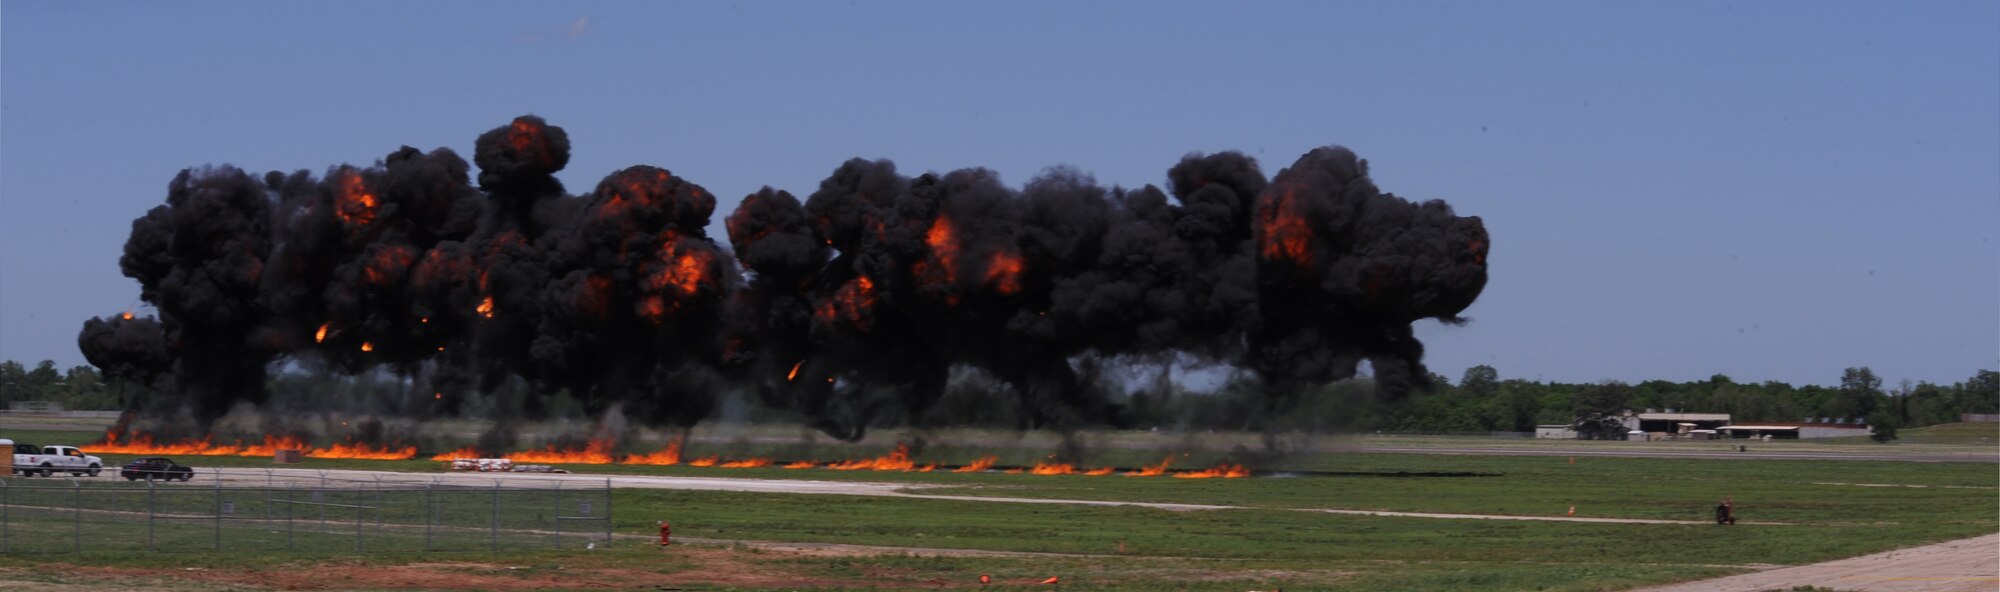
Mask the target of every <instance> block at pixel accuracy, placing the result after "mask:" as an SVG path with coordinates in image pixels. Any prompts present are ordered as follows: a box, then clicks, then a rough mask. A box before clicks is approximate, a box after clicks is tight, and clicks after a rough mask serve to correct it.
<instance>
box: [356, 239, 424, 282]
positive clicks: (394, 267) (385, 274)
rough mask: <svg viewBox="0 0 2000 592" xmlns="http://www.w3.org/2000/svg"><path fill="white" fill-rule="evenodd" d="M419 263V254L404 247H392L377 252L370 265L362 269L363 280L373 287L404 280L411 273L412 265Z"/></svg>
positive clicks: (370, 259) (370, 260) (369, 262)
mask: <svg viewBox="0 0 2000 592" xmlns="http://www.w3.org/2000/svg"><path fill="white" fill-rule="evenodd" d="M416 262H417V252H416V251H413V250H411V249H410V248H409V247H405V246H402V245H391V246H388V247H383V248H381V249H379V250H377V251H375V256H374V257H371V258H369V260H368V264H367V265H366V266H365V267H363V268H362V269H361V277H362V279H363V280H364V281H365V282H366V283H368V284H371V285H382V284H388V283H390V282H391V281H394V280H399V279H402V278H403V277H405V276H407V275H408V274H409V271H410V264H412V263H416Z"/></svg>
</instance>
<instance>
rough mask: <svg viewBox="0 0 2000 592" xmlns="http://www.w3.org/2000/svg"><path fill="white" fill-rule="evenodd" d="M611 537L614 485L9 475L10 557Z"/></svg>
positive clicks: (1, 548) (541, 542)
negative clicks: (14, 477) (164, 479)
mask: <svg viewBox="0 0 2000 592" xmlns="http://www.w3.org/2000/svg"><path fill="white" fill-rule="evenodd" d="M110 474H111V475H114V476H115V475H116V472H115V471H112V472H110ZM610 541H611V483H610V481H609V480H608V479H607V480H603V481H598V480H594V479H592V480H578V479H538V478H534V477H530V476H518V475H504V476H490V477H487V476H481V477H471V476H465V475H440V476H435V477H426V476H421V475H397V474H393V473H389V474H376V475H366V476H364V478H355V477H354V476H352V475H350V474H345V473H340V474H328V473H323V472H322V473H317V474H314V472H311V471H299V470H255V469H249V470H228V469H223V470H199V471H197V472H196V473H195V474H194V476H193V477H192V479H190V480H186V481H180V482H175V481H153V480H139V481H124V480H119V479H115V478H111V479H107V478H103V477H99V478H77V479H66V480H58V479H46V478H45V479H21V478H17V479H7V480H0V553H37V552H60V553H69V552H78V551H84V550H140V549H144V550H153V551H163V552H223V551H268V550H276V549H284V550H287V551H298V552H307V553H312V552H322V553H400V552H412V551H423V552H429V551H501V550H528V549H583V548H589V547H598V546H604V545H607V544H609V543H610Z"/></svg>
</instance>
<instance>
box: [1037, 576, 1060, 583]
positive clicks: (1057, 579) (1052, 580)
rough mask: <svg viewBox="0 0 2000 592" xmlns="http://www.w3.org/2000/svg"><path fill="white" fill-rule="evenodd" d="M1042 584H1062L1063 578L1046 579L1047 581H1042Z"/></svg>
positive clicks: (1050, 577) (1051, 577)
mask: <svg viewBox="0 0 2000 592" xmlns="http://www.w3.org/2000/svg"><path fill="white" fill-rule="evenodd" d="M1042 583H1043V584H1060V583H1062V576H1049V579H1046V580H1042Z"/></svg>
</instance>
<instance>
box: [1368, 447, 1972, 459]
mask: <svg viewBox="0 0 2000 592" xmlns="http://www.w3.org/2000/svg"><path fill="white" fill-rule="evenodd" d="M1346 450H1350V451H1353V452H1363V453H1393V454H1461V455H1474V456H1588V457H1626V458H1711V459H1712V458H1737V459H1759V460H1867V461H1909V462H1995V463H2000V448H1995V449H1993V450H1990V451H1988V453H1986V454H1980V453H1965V454H1920V453H1919V454H1898V453H1869V452H1760V451H1758V450H1757V449H1756V446H1755V445H1751V447H1750V451H1748V452H1734V451H1716V450H1574V449H1561V448H1545V449H1527V448H1446V447H1429V446H1413V447H1389V446H1361V447H1357V448H1351V449H1346ZM1336 451H1338V450H1336Z"/></svg>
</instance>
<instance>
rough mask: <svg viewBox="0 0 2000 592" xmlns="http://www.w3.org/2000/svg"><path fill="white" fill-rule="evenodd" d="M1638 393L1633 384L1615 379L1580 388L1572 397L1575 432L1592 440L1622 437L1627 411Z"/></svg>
mask: <svg viewBox="0 0 2000 592" xmlns="http://www.w3.org/2000/svg"><path fill="white" fill-rule="evenodd" d="M1637 397H1638V391H1637V390H1636V389H1633V388H1632V385H1629V384H1625V383H1623V382H1618V381H1615V380H1613V381H1606V382H1604V383H1601V384H1597V385H1595V386H1592V387H1590V388H1586V389H1583V390H1581V391H1577V393H1576V396H1575V397H1574V398H1572V399H1570V411H1571V413H1572V414H1573V415H1575V416H1576V418H1577V419H1576V423H1575V424H1573V425H1574V427H1575V429H1576V432H1577V433H1578V434H1580V435H1582V436H1583V437H1584V438H1587V439H1593V440H1611V439H1620V438H1623V437H1624V435H1625V423H1624V421H1623V417H1624V415H1625V411H1627V410H1629V409H1631V407H1632V400H1633V399H1635V398H1637Z"/></svg>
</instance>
